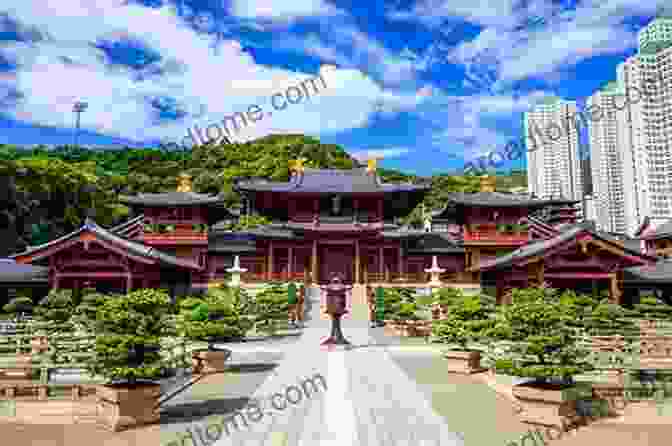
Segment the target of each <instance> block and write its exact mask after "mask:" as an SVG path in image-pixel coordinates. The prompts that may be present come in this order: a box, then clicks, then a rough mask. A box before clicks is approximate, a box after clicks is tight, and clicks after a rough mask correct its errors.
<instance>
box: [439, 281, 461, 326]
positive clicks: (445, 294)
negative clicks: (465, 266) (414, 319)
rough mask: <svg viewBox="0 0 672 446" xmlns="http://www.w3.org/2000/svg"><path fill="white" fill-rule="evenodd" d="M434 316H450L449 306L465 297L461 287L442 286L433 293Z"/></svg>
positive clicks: (441, 317) (440, 317)
mask: <svg viewBox="0 0 672 446" xmlns="http://www.w3.org/2000/svg"><path fill="white" fill-rule="evenodd" d="M433 297H434V303H433V304H432V318H433V319H444V318H445V317H447V316H448V308H450V306H451V305H453V304H455V303H457V302H459V301H460V299H462V298H463V297H464V294H463V293H462V290H461V289H459V288H450V287H449V288H440V289H439V290H437V291H435V292H434V293H433Z"/></svg>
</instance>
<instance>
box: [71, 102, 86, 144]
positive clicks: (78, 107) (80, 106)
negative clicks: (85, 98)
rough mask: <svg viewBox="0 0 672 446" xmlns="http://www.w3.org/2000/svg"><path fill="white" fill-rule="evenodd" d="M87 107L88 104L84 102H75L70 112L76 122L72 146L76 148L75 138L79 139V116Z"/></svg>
mask: <svg viewBox="0 0 672 446" xmlns="http://www.w3.org/2000/svg"><path fill="white" fill-rule="evenodd" d="M88 107H89V104H88V103H86V102H79V101H77V102H75V105H73V106H72V112H73V113H75V114H76V115H77V121H76V124H75V137H74V140H75V141H74V146H75V147H77V138H78V137H79V124H80V116H81V114H82V113H83V112H84V111H86V109H87V108H88Z"/></svg>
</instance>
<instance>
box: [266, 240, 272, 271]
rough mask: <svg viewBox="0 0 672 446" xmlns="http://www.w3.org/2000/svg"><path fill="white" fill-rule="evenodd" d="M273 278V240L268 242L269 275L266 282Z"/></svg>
mask: <svg viewBox="0 0 672 446" xmlns="http://www.w3.org/2000/svg"><path fill="white" fill-rule="evenodd" d="M272 278H273V240H270V241H269V242H268V273H267V277H266V280H272Z"/></svg>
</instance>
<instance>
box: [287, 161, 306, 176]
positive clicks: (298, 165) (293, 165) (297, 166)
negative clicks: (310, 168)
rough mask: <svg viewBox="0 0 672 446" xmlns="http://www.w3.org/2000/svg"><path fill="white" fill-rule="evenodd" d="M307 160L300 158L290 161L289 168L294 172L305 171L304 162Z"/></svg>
mask: <svg viewBox="0 0 672 446" xmlns="http://www.w3.org/2000/svg"><path fill="white" fill-rule="evenodd" d="M305 161H307V160H306V159H305V158H299V159H296V160H290V161H289V170H290V171H291V172H294V173H303V171H304V169H305V168H304V167H303V163H304V162H305Z"/></svg>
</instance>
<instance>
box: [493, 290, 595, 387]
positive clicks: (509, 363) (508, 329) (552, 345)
mask: <svg viewBox="0 0 672 446" xmlns="http://www.w3.org/2000/svg"><path fill="white" fill-rule="evenodd" d="M512 298H513V303H512V304H511V305H502V306H500V307H498V308H497V313H496V318H495V324H494V326H493V327H492V328H491V329H489V330H488V333H487V336H489V337H493V338H495V339H499V340H502V341H509V348H508V349H507V351H505V352H504V353H503V355H502V356H503V357H500V358H497V359H496V360H495V361H494V366H495V370H496V371H497V372H499V373H503V374H506V375H512V376H519V377H526V378H534V380H535V382H536V383H547V382H549V381H551V380H553V379H562V380H563V381H564V382H565V383H573V379H572V376H573V375H576V374H580V373H583V372H585V371H587V370H590V369H591V368H592V367H591V365H590V363H589V362H588V361H587V360H586V357H587V356H588V350H587V349H584V348H582V347H581V345H580V336H579V334H578V333H577V330H576V329H574V328H572V327H570V326H569V325H568V324H567V322H568V320H569V315H568V310H567V308H565V307H564V305H563V304H562V303H560V302H559V300H558V299H557V292H556V291H555V290H553V289H549V288H527V289H522V290H521V289H514V290H512Z"/></svg>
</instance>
